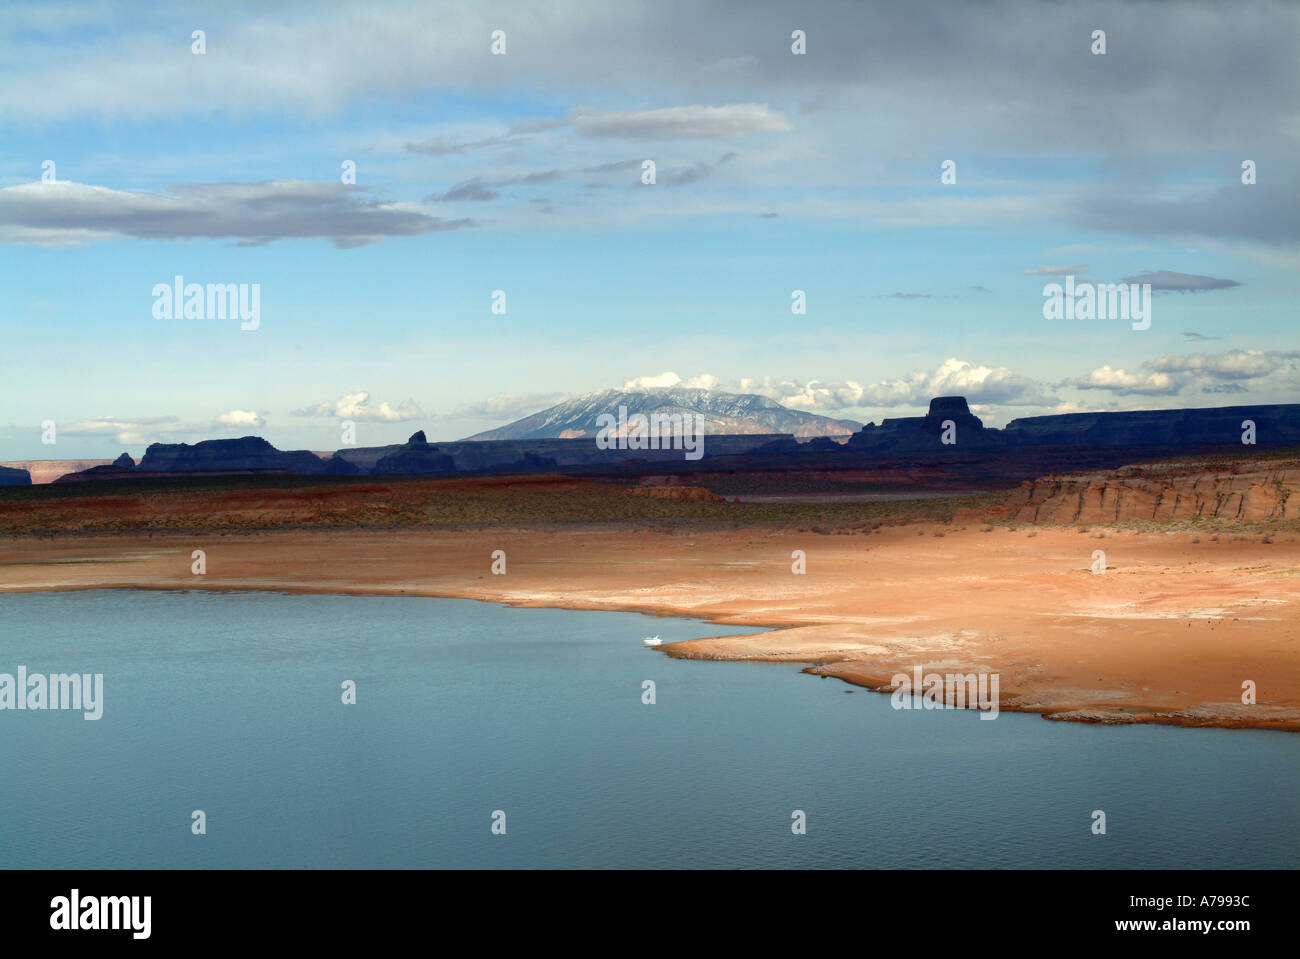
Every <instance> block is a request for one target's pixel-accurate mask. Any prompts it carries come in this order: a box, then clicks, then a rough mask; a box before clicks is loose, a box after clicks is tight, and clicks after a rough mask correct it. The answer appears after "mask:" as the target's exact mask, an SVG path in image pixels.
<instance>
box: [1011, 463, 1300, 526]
mask: <svg viewBox="0 0 1300 959" xmlns="http://www.w3.org/2000/svg"><path fill="white" fill-rule="evenodd" d="M993 512H994V514H995V515H998V516H1002V517H1005V518H1007V519H1011V520H1013V521H1015V522H1020V523H1099V524H1102V523H1121V522H1130V521H1135V520H1155V521H1164V520H1188V519H1197V518H1206V519H1219V520H1234V521H1237V522H1256V521H1260V520H1300V459H1274V460H1264V461H1260V462H1258V463H1244V462H1237V463H1223V462H1215V461H1213V460H1210V461H1199V462H1198V461H1188V462H1176V463H1159V464H1154V465H1146V466H1126V467H1124V468H1122V469H1119V470H1115V471H1113V472H1103V473H1084V474H1080V475H1077V476H1046V477H1043V478H1042V479H1038V480H1032V481H1029V482H1026V483H1023V484H1021V486H1020V488H1019V489H1018V490H1015V491H1014V492H1012V493H1011V494H1010V496H1009V497H1008V498H1007V500H1006V502H1005V503H1004V504H1003V505H1001V506H999V507H996V508H995V510H994V511H993Z"/></svg>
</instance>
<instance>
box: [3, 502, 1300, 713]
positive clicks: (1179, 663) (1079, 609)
mask: <svg viewBox="0 0 1300 959" xmlns="http://www.w3.org/2000/svg"><path fill="white" fill-rule="evenodd" d="M1264 539H1267V540H1268V541H1266V542H1261V537H1260V536H1259V535H1258V534H1256V535H1249V534H1247V535H1236V534H1233V533H1229V532H1224V533H1222V534H1214V533H1207V532H1200V533H1193V532H1151V531H1137V530H1127V529H1111V530H1104V529H1100V528H1095V527H1094V528H1092V529H1081V528H1078V527H1038V528H1029V529H1026V528H1024V527H1020V528H1016V527H1008V526H997V527H992V528H990V527H981V526H979V525H970V526H967V527H965V528H961V527H959V526H957V525H947V524H942V523H914V524H908V525H899V526H885V527H882V528H880V529H878V530H876V531H874V532H870V531H858V532H849V533H846V534H840V535H820V534H817V533H812V532H793V531H781V530H774V529H763V528H758V529H749V530H726V531H723V530H708V531H693V532H689V533H681V532H675V533H667V532H652V531H650V532H648V531H632V530H621V531H596V530H592V529H576V530H573V531H557V530H527V529H514V530H505V529H502V530H462V531H454V530H449V531H441V530H392V531H362V530H350V531H346V532H344V531H340V532H328V531H325V532H294V531H283V532H267V533H260V534H248V533H240V534H232V535H214V534H204V535H189V534H173V533H155V534H152V535H149V534H140V535H116V536H111V537H78V536H66V537H65V536H60V537H57V538H54V539H33V538H18V537H15V538H7V539H4V540H0V592H14V591H26V590H67V589H91V588H99V587H138V588H146V589H225V590H282V591H285V592H301V593H311V592H321V593H368V594H391V595H422V596H450V597H464V598H471V599H478V600H486V601H491V602H501V603H508V604H512V605H519V606H552V607H565V608H573V609H608V610H635V611H640V612H646V613H652V614H657V615H669V616H690V617H697V618H701V619H705V620H708V621H711V622H715V623H720V624H734V625H744V626H762V627H769V631H767V632H763V633H759V634H754V635H745V636H723V637H718V638H713V639H701V640H695V641H691V642H686V643H677V644H674V645H671V646H664V647H660V649H661V650H662V651H663V652H664V653H666V654H667V655H670V656H675V657H682V658H692V659H713V660H746V661H752V660H767V661H773V662H787V663H796V664H803V665H804V668H805V669H806V670H807V671H809V672H813V673H817V674H820V675H823V676H827V677H835V678H838V679H841V680H844V681H846V682H849V683H853V684H856V685H858V686H863V687H866V688H869V689H878V690H879V689H883V688H885V687H887V685H888V683H889V682H890V677H891V676H892V675H893V674H894V673H896V672H910V671H911V670H912V668H913V667H914V666H918V665H919V666H921V667H923V668H924V669H925V670H926V671H927V672H928V671H932V670H933V671H939V672H958V671H961V672H967V671H982V670H988V671H994V672H997V673H999V674H1000V678H1001V709H1002V710H1004V711H1005V710H1012V711H1024V712H1036V713H1040V714H1042V715H1043V716H1045V717H1048V718H1052V719H1059V720H1073V721H1082V722H1105V723H1125V722H1160V723H1172V724H1178V725H1184V726H1219V727H1233V728H1272V729H1284V730H1292V731H1294V730H1300V589H1297V583H1298V582H1300V579H1297V577H1298V576H1300V542H1298V538H1297V536H1296V535H1294V534H1281V535H1277V536H1275V537H1266V538H1264ZM195 549H202V550H204V551H205V554H206V564H207V572H206V574H204V575H195V574H193V573H192V572H191V563H192V559H191V554H192V551H193V550H195ZM494 550H504V551H505V554H506V571H505V573H504V574H494V573H493V572H492V571H491V566H492V562H493V559H492V553H493V551H494ZM795 550H802V551H804V553H805V554H806V572H805V573H803V574H796V573H794V572H792V564H793V562H794V560H793V559H792V553H793V552H794V551H795ZM1095 550H1103V551H1104V552H1105V554H1106V555H1105V559H1106V571H1105V572H1104V573H1102V574H1098V573H1094V572H1092V570H1091V567H1092V566H1093V565H1094V562H1095V560H1094V556H1093V553H1094V551H1095ZM1247 681H1249V682H1253V683H1254V684H1255V687H1256V690H1257V692H1256V696H1257V702H1256V703H1255V704H1244V703H1243V702H1242V689H1243V683H1245V682H1247Z"/></svg>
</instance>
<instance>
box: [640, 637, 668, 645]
mask: <svg viewBox="0 0 1300 959" xmlns="http://www.w3.org/2000/svg"><path fill="white" fill-rule="evenodd" d="M641 642H642V643H644V644H645V645H646V646H658V645H659V644H660V643H662V642H663V640H662V639H660V638H659V637H658V636H643V637H641Z"/></svg>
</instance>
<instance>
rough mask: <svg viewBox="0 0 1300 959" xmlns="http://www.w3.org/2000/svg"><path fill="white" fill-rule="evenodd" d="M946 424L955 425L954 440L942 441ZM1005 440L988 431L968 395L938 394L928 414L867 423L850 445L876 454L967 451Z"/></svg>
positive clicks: (988, 446)
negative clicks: (969, 403)
mask: <svg viewBox="0 0 1300 959" xmlns="http://www.w3.org/2000/svg"><path fill="white" fill-rule="evenodd" d="M945 423H951V424H952V427H953V429H952V431H951V433H950V434H949V435H951V437H952V439H953V442H951V443H944V442H943V437H944V434H945V429H944V424H945ZM1002 442H1003V441H1002V437H1001V435H1000V433H999V431H998V430H986V429H985V428H984V423H983V421H982V420H980V418H979V417H978V416H976V415H974V414H973V413H972V412H971V411H970V407H969V406H968V405H967V403H966V397H964V396H936V397H935V398H934V399H932V400H930V408H929V410H928V411H927V412H926V414H925V416H902V417H897V418H894V419H885V420H881V422H880V425H879V426H876V425H874V424H872V423H868V424H867V425H866V426H864V427H863V428H862V431H861V432H859V433H854V434H853V435H852V436H851V437H849V441H848V444H847V446H848V448H849V449H858V450H870V451H871V452H876V453H908V452H918V453H919V452H932V451H940V452H942V451H944V450H951V451H953V452H965V451H967V450H970V449H988V448H990V447H995V446H1001V445H1002Z"/></svg>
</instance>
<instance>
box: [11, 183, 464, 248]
mask: <svg viewBox="0 0 1300 959" xmlns="http://www.w3.org/2000/svg"><path fill="white" fill-rule="evenodd" d="M471 225H472V221H471V220H445V219H440V218H438V217H434V216H430V215H428V214H427V213H425V212H423V211H421V210H419V209H417V208H414V207H412V206H409V205H404V204H400V203H394V202H390V201H385V200H381V199H378V198H376V197H375V196H373V195H372V194H371V193H370V191H368V190H366V189H364V188H361V187H355V186H347V185H344V184H342V183H315V182H307V181H303V180H274V181H263V182H259V183H199V184H186V185H182V186H175V187H172V188H171V189H170V191H169V192H168V194H166V195H160V194H153V193H130V192H126V191H123V190H112V189H109V188H107V187H101V186H89V185H87V184H83V183H73V182H69V181H56V182H54V183H28V184H22V185H19V186H12V187H7V188H5V189H0V240H9V241H10V242H34V243H43V244H47V245H66V244H68V243H69V242H84V241H85V240H87V239H111V238H115V237H133V238H136V239H149V240H181V239H194V238H227V239H236V240H239V241H240V243H241V245H246V246H260V245H264V244H266V243H270V242H272V241H275V240H282V239H286V238H290V237H319V238H324V239H327V240H329V241H330V242H332V243H333V244H334V245H335V246H338V247H344V248H346V247H355V246H362V245H364V244H367V243H376V242H379V241H380V240H383V239H384V238H386V237H399V236H419V235H421V234H424V233H432V232H435V231H439V230H455V229H460V228H462V227H467V226H471Z"/></svg>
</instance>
